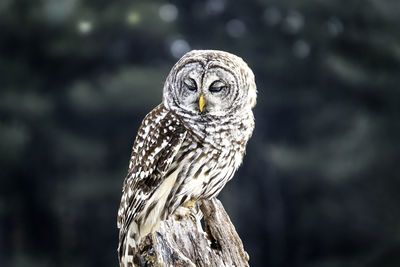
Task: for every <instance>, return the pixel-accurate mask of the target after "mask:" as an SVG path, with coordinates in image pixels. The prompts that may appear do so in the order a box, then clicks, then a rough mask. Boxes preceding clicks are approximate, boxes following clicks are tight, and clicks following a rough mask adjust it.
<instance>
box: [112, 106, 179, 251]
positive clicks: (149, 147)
mask: <svg viewBox="0 0 400 267" xmlns="http://www.w3.org/2000/svg"><path fill="white" fill-rule="evenodd" d="M185 136H186V130H185V129H184V127H183V126H182V124H181V122H180V121H179V119H177V118H176V116H175V115H174V114H173V113H171V112H169V111H167V110H166V109H165V108H164V107H163V106H162V105H160V106H158V107H156V108H155V109H154V110H153V111H151V112H150V113H149V114H148V115H147V116H146V117H145V119H144V120H143V122H142V125H141V127H140V128H139V131H138V134H137V137H136V139H135V143H134V145H133V151H132V156H131V160H130V163H129V172H128V175H127V177H126V178H125V182H124V188H123V194H122V199H121V204H120V208H119V211H118V228H120V235H119V239H120V244H119V246H120V247H121V246H122V244H123V242H124V239H125V235H126V233H127V232H128V229H129V226H130V224H131V222H132V220H138V219H139V217H140V216H143V215H141V211H142V210H143V208H144V207H145V206H146V204H147V203H146V202H147V200H149V198H150V197H151V196H152V195H153V193H154V190H155V189H156V188H157V187H158V186H159V185H160V184H161V183H162V182H163V181H164V178H165V174H166V172H167V171H168V169H169V167H170V165H171V162H172V161H173V159H174V157H175V155H176V153H177V152H178V151H179V148H180V147H181V144H182V142H183V140H184V138H185Z"/></svg>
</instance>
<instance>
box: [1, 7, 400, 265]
mask: <svg viewBox="0 0 400 267" xmlns="http://www.w3.org/2000/svg"><path fill="white" fill-rule="evenodd" d="M166 4H169V5H166ZM160 14H161V16H160ZM399 14H400V2H399V1H396V0H364V1H361V0H346V1H344V0H325V1H320V0H303V1H299V0H298V1H294V0H279V1H267V0H265V1H263V0H258V1H245V0H239V1H232V0H231V1H228V0H214V1H199V0H192V1H171V2H166V1H161V0H160V1H144V0H143V1H133V0H130V1H106V0H86V1H79V0H60V1H56V0H35V1H33V0H25V1H24V0H1V1H0V175H1V179H0V266H2V267H8V266H10V267H12V266H15V267H17V266H18V267H20V266H21V267H23V266H117V256H116V248H117V242H118V230H117V228H116V215H117V209H118V205H119V201H120V195H121V187H122V182H123V179H124V177H125V175H126V171H127V166H128V160H129V156H130V150H131V146H132V144H133V140H134V137H135V135H136V131H137V128H138V127H139V124H140V122H141V120H142V118H143V117H144V116H145V115H146V113H148V112H149V111H150V110H151V109H152V108H153V107H154V106H156V105H157V104H158V103H160V101H161V95H162V86H163V82H164V79H165V77H166V76H167V74H168V71H169V69H170V68H171V67H172V65H173V64H174V63H175V62H176V60H177V57H179V56H180V55H181V54H182V53H183V52H184V51H185V50H187V49H221V50H226V51H229V52H232V53H235V54H237V55H239V56H241V57H243V58H244V59H245V60H246V61H247V62H248V64H249V65H250V67H251V68H252V69H253V70H254V72H255V75H256V82H257V85H258V91H259V97H258V104H257V107H256V109H255V116H256V130H255V133H254V136H253V138H252V139H251V140H250V142H249V145H248V149H247V154H246V157H245V160H244V164H243V166H242V167H241V168H240V170H239V171H238V173H237V174H236V175H235V177H234V179H233V180H232V181H231V182H230V183H229V184H228V185H227V186H226V187H225V189H224V190H223V191H222V193H221V195H220V199H221V200H222V202H223V203H224V205H225V207H226V209H227V210H228V212H229V214H230V216H231V218H232V220H233V222H234V224H235V225H236V227H237V230H238V231H239V233H240V236H241V237H242V239H243V242H244V245H245V248H246V250H247V251H248V252H249V254H250V259H251V265H252V266H273V267H275V266H316V267H317V266H318V267H319V266H322V267H331V266H332V267H333V266H400V208H399V205H400V194H399V192H400V191H399V190H400V179H399V178H400V177H399V164H400V141H399V136H400V121H399V119H400V118H399V115H400V91H399V84H400V15H399Z"/></svg>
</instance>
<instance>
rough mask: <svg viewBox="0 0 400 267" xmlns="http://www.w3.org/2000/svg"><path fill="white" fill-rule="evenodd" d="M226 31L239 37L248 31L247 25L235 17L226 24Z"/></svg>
mask: <svg viewBox="0 0 400 267" xmlns="http://www.w3.org/2000/svg"><path fill="white" fill-rule="evenodd" d="M226 31H227V33H228V34H229V35H230V36H232V37H235V38H239V37H242V36H243V35H244V34H245V33H246V25H245V24H244V22H243V21H241V20H238V19H233V20H230V21H229V22H228V23H227V24H226Z"/></svg>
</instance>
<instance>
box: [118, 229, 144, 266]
mask: <svg viewBox="0 0 400 267" xmlns="http://www.w3.org/2000/svg"><path fill="white" fill-rule="evenodd" d="M139 242H140V237H139V235H138V227H137V224H136V222H132V224H131V227H130V229H129V230H128V232H127V233H126V234H125V235H124V236H123V237H120V242H119V246H118V258H119V265H120V266H121V267H127V266H131V265H130V264H132V263H134V257H135V254H136V251H137V248H138V245H139ZM128 263H129V264H128Z"/></svg>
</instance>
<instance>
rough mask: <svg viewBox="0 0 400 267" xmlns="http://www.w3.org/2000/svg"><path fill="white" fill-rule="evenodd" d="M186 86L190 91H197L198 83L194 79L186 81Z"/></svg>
mask: <svg viewBox="0 0 400 267" xmlns="http://www.w3.org/2000/svg"><path fill="white" fill-rule="evenodd" d="M183 83H184V85H185V86H186V88H187V89H188V90H189V91H193V92H194V91H197V84H196V81H195V80H193V79H192V78H189V79H186V80H184V81H183Z"/></svg>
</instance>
